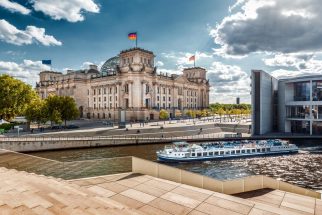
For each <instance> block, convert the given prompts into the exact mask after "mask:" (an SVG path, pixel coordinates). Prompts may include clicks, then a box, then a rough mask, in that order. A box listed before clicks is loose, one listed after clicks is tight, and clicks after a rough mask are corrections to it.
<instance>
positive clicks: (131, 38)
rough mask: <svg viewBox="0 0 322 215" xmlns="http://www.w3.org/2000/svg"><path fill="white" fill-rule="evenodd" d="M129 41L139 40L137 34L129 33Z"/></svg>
mask: <svg viewBox="0 0 322 215" xmlns="http://www.w3.org/2000/svg"><path fill="white" fill-rule="evenodd" d="M128 38H129V40H136V39H137V33H136V32H134V33H129V35H128Z"/></svg>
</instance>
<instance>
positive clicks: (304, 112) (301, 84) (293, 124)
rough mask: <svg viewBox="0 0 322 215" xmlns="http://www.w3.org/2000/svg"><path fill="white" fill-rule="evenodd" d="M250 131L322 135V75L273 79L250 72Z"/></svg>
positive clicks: (261, 133)
mask: <svg viewBox="0 0 322 215" xmlns="http://www.w3.org/2000/svg"><path fill="white" fill-rule="evenodd" d="M251 88H252V90H251V99H252V120H253V126H252V134H253V135H263V134H268V133H274V132H278V133H287V134H291V133H292V134H306V135H322V75H315V76H302V77H295V78H287V79H276V78H274V77H272V76H271V75H269V74H268V73H266V72H264V71H261V70H253V71H252V74H251Z"/></svg>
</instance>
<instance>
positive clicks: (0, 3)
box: [0, 0, 31, 15]
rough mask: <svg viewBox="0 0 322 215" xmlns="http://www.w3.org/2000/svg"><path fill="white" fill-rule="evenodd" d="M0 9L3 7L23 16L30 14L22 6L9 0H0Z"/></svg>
mask: <svg viewBox="0 0 322 215" xmlns="http://www.w3.org/2000/svg"><path fill="white" fill-rule="evenodd" d="M0 7H4V8H6V9H7V10H9V11H11V12H18V13H22V14H24V15H27V14H29V13H30V12H31V11H30V10H29V9H28V8H26V7H24V6H22V5H21V4H18V3H16V2H12V1H9V0H0Z"/></svg>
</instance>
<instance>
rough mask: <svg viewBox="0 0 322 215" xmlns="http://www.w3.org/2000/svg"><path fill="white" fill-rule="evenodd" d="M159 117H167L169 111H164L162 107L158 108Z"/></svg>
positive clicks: (163, 118)
mask: <svg viewBox="0 0 322 215" xmlns="http://www.w3.org/2000/svg"><path fill="white" fill-rule="evenodd" d="M159 118H160V119H162V120H166V119H169V113H168V111H166V110H164V109H161V110H160V113H159Z"/></svg>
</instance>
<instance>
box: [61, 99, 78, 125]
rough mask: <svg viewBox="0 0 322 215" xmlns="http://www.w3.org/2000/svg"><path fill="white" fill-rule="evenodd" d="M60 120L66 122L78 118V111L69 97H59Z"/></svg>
mask: <svg viewBox="0 0 322 215" xmlns="http://www.w3.org/2000/svg"><path fill="white" fill-rule="evenodd" d="M60 111H61V112H60V114H61V119H62V120H63V121H64V122H65V126H66V121H67V120H73V119H76V118H77V117H78V116H79V111H78V108H77V105H76V102H75V100H74V99H73V98H72V97H70V96H63V97H61V109H60Z"/></svg>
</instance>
